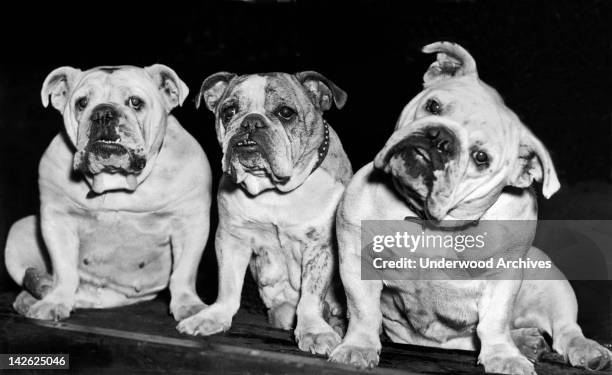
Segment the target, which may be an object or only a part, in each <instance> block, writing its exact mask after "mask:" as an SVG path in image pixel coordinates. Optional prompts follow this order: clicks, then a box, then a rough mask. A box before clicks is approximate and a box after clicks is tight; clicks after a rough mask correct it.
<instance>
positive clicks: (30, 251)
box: [4, 215, 51, 298]
mask: <svg viewBox="0 0 612 375" xmlns="http://www.w3.org/2000/svg"><path fill="white" fill-rule="evenodd" d="M48 258H49V257H48V254H47V252H46V249H45V246H44V244H43V241H42V237H41V234H40V227H39V225H38V218H37V217H36V216H34V215H32V216H27V217H24V218H23V219H20V220H18V221H16V222H15V223H14V224H13V226H11V230H10V231H9V233H8V236H7V238H6V249H5V251H4V259H5V264H6V269H7V270H8V273H9V275H11V277H12V278H13V280H14V281H15V282H16V283H17V284H18V285H23V284H24V278H25V274H26V270H28V269H29V268H32V269H34V270H36V273H37V274H41V275H42V274H50V272H51V267H50V264H49V259H48ZM39 298H40V297H39Z"/></svg>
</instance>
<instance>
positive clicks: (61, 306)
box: [25, 298, 72, 320]
mask: <svg viewBox="0 0 612 375" xmlns="http://www.w3.org/2000/svg"><path fill="white" fill-rule="evenodd" d="M70 311H72V304H70V303H67V302H62V301H56V300H53V299H47V298H44V299H42V300H40V301H37V302H35V303H34V304H33V305H32V306H30V308H29V309H28V311H26V313H25V316H26V317H28V318H32V319H41V320H61V319H65V318H67V317H69V316H70Z"/></svg>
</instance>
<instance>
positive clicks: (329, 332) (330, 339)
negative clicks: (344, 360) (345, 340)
mask: <svg viewBox="0 0 612 375" xmlns="http://www.w3.org/2000/svg"><path fill="white" fill-rule="evenodd" d="M328 327H329V326H328ZM295 340H296V341H297V344H298V348H300V350H302V351H305V352H311V353H312V354H324V355H329V354H330V353H331V352H332V350H334V348H335V347H336V346H338V344H340V341H342V338H340V336H339V335H338V333H336V331H334V330H333V329H332V328H331V327H329V329H325V330H324V331H322V332H312V331H308V330H302V331H300V332H298V331H297V330H296V333H295Z"/></svg>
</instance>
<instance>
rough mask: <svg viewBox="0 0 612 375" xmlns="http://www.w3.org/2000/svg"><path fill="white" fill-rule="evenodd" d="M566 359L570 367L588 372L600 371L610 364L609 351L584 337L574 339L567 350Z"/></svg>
mask: <svg viewBox="0 0 612 375" xmlns="http://www.w3.org/2000/svg"><path fill="white" fill-rule="evenodd" d="M567 358H568V360H569V362H570V364H571V365H572V366H575V367H583V368H587V369H589V370H596V371H598V370H602V369H604V368H606V367H607V366H608V365H609V364H610V358H611V355H610V351H609V350H608V349H606V348H604V347H603V346H601V345H599V344H598V343H597V342H595V341H593V340H590V339H587V338H585V337H576V338H575V339H573V340H572V341H570V343H569V345H568V348H567Z"/></svg>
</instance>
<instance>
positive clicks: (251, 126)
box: [223, 113, 293, 184]
mask: <svg viewBox="0 0 612 375" xmlns="http://www.w3.org/2000/svg"><path fill="white" fill-rule="evenodd" d="M227 137H228V139H227V141H226V142H225V145H224V158H223V171H224V172H225V173H226V174H228V175H229V176H230V177H231V179H232V181H233V182H235V183H241V182H242V181H243V180H244V179H245V178H246V175H247V174H253V175H256V176H260V177H269V178H270V180H271V181H272V182H273V183H280V184H282V183H284V182H286V181H287V180H289V179H290V178H291V175H292V169H293V168H292V158H291V147H290V142H289V139H288V138H287V135H286V133H285V132H284V130H283V129H282V127H281V128H280V129H279V127H275V126H274V125H272V124H270V123H269V122H268V121H267V120H266V119H265V118H264V117H263V116H262V115H260V114H254V113H253V114H249V115H247V116H245V117H244V118H243V119H242V120H240V124H239V125H238V126H235V127H234V129H233V131H232V132H231V133H228V134H227Z"/></svg>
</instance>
